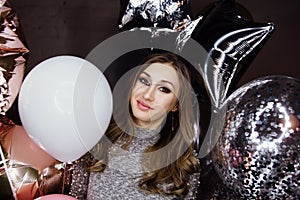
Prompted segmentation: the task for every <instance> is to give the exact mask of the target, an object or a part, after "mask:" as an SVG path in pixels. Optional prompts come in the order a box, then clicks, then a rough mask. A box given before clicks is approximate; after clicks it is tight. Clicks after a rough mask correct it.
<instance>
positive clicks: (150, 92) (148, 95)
mask: <svg viewBox="0 0 300 200" xmlns="http://www.w3.org/2000/svg"><path fill="white" fill-rule="evenodd" d="M154 96H155V87H154V85H151V86H149V87H147V88H145V91H144V95H143V97H144V99H147V100H149V101H152V100H154Z"/></svg>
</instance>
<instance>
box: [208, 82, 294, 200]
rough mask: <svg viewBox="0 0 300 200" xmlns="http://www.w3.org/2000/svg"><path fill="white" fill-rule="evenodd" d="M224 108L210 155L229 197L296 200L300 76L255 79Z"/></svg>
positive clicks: (233, 95)
mask: <svg viewBox="0 0 300 200" xmlns="http://www.w3.org/2000/svg"><path fill="white" fill-rule="evenodd" d="M226 106H227V111H226V117H225V124H224V126H223V130H222V133H221V136H220V138H219V140H218V142H217V144H216V146H215V148H214V149H213V151H212V158H213V161H214V165H215V168H216V171H217V172H218V174H219V175H220V177H221V179H222V180H223V183H224V185H225V186H226V187H227V188H229V189H230V190H232V194H231V195H233V196H234V199H235V198H236V199H261V198H262V199H277V198H278V199H286V198H291V199H299V197H300V182H299V177H300V165H299V162H300V153H299V152H300V145H299V141H300V80H298V79H295V78H291V77H286V76H268V77H263V78H259V79H256V80H254V81H251V82H249V83H247V84H245V85H244V86H242V87H240V88H239V89H238V90H236V91H235V92H234V93H233V94H232V95H230V97H229V98H228V100H227V102H226Z"/></svg>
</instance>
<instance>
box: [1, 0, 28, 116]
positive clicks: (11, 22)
mask: <svg viewBox="0 0 300 200" xmlns="http://www.w3.org/2000/svg"><path fill="white" fill-rule="evenodd" d="M0 15H1V16H0V115H5V113H6V111H7V110H8V109H9V108H10V107H11V106H12V104H13V102H14V101H15V99H16V97H17V95H18V92H19V89H20V87H21V83H22V80H23V77H24V70H25V62H26V58H25V57H24V56H25V55H26V54H27V53H28V49H27V48H26V47H25V45H24V43H23V42H22V40H23V38H22V33H21V28H20V26H19V25H20V24H19V20H18V18H17V16H16V14H15V11H14V10H13V8H12V7H11V6H10V4H9V3H8V2H7V1H6V0H2V1H0Z"/></svg>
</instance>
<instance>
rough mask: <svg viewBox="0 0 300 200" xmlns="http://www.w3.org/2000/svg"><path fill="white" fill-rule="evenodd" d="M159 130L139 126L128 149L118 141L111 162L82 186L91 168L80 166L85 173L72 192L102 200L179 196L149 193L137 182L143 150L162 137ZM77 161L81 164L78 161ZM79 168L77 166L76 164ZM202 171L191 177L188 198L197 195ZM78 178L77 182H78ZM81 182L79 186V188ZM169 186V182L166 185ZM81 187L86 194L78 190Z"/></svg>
mask: <svg viewBox="0 0 300 200" xmlns="http://www.w3.org/2000/svg"><path fill="white" fill-rule="evenodd" d="M158 137H159V134H158V131H157V130H148V129H142V128H136V130H135V137H134V139H133V141H132V143H131V144H130V147H129V149H128V151H124V150H122V149H121V148H119V146H117V145H115V146H112V147H111V148H110V149H109V154H108V155H109V156H108V166H107V168H106V169H105V170H104V171H103V172H101V173H98V172H91V173H90V174H89V181H88V187H80V186H78V184H80V183H78V181H79V182H80V180H81V182H83V184H84V185H85V186H86V184H87V180H86V178H85V176H87V174H86V173H87V172H84V171H82V170H78V171H77V172H78V173H82V174H81V175H80V176H79V177H78V176H76V178H79V180H73V184H72V186H71V193H70V194H71V195H73V196H75V197H77V198H78V199H87V200H99V199H105V200H109V199H114V200H116V199H120V200H121V199H122V200H123V199H135V200H136V199H143V200H160V199H162V200H168V199H177V198H176V196H164V195H159V194H146V193H145V192H144V191H141V190H140V189H139V187H138V186H137V182H138V180H139V179H138V177H139V176H140V175H141V172H142V168H141V165H140V155H141V154H140V153H142V152H144V150H145V149H146V148H147V147H148V146H150V145H152V144H154V143H155V142H156V141H157V140H158ZM77 165H80V163H78V164H77ZM74 169H76V166H75V168H74ZM199 176H200V173H195V174H194V175H193V176H191V178H190V185H191V189H190V190H189V194H188V195H187V196H186V198H184V199H196V193H197V187H198V185H199ZM76 182H77V183H76ZM76 185H77V189H75V188H76ZM162 187H163V188H167V185H165V186H162ZM78 189H80V190H81V192H82V194H86V197H84V195H82V194H76V193H78Z"/></svg>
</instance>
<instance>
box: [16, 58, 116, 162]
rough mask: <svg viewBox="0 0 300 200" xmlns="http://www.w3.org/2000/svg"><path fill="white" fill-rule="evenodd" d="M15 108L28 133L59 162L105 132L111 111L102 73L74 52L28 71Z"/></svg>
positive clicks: (77, 155) (69, 158)
mask: <svg viewBox="0 0 300 200" xmlns="http://www.w3.org/2000/svg"><path fill="white" fill-rule="evenodd" d="M19 113H20V118H21V121H22V124H23V126H24V128H25V130H26V132H27V133H28V134H29V136H30V137H31V138H32V139H33V141H35V143H37V144H38V145H39V146H40V147H41V148H43V149H44V150H45V151H46V152H48V153H49V154H50V155H52V156H53V157H54V158H56V159H58V160H60V161H62V162H68V161H74V160H76V159H78V158H80V157H81V156H82V155H84V154H85V153H86V152H88V151H89V150H90V149H91V148H92V147H93V146H94V145H95V144H96V143H97V142H98V141H99V140H100V139H101V137H102V136H103V134H104V132H105V131H106V129H107V127H108V124H109V122H110V119H111V115H112V92H111V89H110V86H109V84H108V82H107V80H106V78H105V77H104V75H103V73H102V72H101V71H100V70H99V69H98V68H97V67H96V66H95V65H93V64H92V63H90V62H88V61H86V60H85V59H82V58H78V57H75V56H68V55H65V56H56V57H52V58H49V59H47V60H45V61H43V62H41V63H40V64H38V65H37V66H35V67H34V68H33V69H32V71H30V73H29V74H28V75H27V76H26V78H25V80H24V82H23V84H22V86H21V89H20V94H19Z"/></svg>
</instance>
